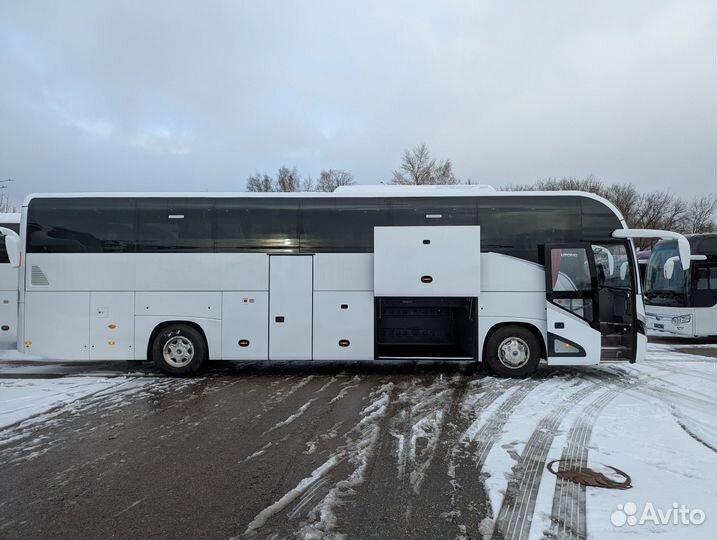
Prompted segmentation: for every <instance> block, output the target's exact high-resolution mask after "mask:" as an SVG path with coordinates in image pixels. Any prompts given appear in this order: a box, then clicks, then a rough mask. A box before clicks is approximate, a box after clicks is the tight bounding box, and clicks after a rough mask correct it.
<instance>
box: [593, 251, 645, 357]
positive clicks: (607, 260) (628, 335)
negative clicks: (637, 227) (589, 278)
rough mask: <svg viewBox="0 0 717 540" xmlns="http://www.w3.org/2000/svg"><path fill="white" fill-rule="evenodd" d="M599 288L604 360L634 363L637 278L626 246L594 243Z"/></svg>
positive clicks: (599, 313) (602, 355)
mask: <svg viewBox="0 0 717 540" xmlns="http://www.w3.org/2000/svg"><path fill="white" fill-rule="evenodd" d="M591 247H592V255H593V258H594V261H595V268H596V272H597V286H598V315H599V320H600V333H601V334H602V352H601V360H603V361H628V362H630V361H634V360H635V352H636V351H635V339H636V325H637V314H636V309H635V291H636V290H637V282H636V280H637V276H636V275H635V271H634V264H633V261H632V259H631V258H630V257H629V256H628V253H630V251H629V250H628V248H627V244H626V243H625V242H622V241H615V242H600V243H595V242H593V243H592V244H591Z"/></svg>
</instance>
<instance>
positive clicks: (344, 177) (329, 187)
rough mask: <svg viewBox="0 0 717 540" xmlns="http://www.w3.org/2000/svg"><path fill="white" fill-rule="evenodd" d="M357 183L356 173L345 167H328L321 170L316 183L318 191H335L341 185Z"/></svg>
mask: <svg viewBox="0 0 717 540" xmlns="http://www.w3.org/2000/svg"><path fill="white" fill-rule="evenodd" d="M353 184H355V182H354V175H353V174H351V173H350V172H348V171H345V170H343V169H326V170H323V171H321V175H320V176H319V180H318V182H317V184H316V191H334V190H335V189H336V188H337V187H340V186H351V185H353Z"/></svg>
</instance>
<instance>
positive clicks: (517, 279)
mask: <svg viewBox="0 0 717 540" xmlns="http://www.w3.org/2000/svg"><path fill="white" fill-rule="evenodd" d="M478 313H479V319H478V325H479V328H478V330H479V334H478V335H479V343H478V355H479V356H478V358H479V359H480V360H481V361H482V360H483V347H484V345H485V340H486V338H487V336H488V334H489V333H490V330H491V328H493V327H495V326H496V325H498V324H516V323H518V324H527V325H531V326H533V327H535V328H537V329H538V331H539V332H540V334H541V336H542V340H543V343H544V344H545V343H547V342H546V339H547V333H546V324H547V323H546V315H545V269H544V267H543V266H541V265H539V264H535V263H532V262H529V261H525V260H522V259H518V258H516V257H510V256H508V255H502V254H499V253H482V254H481V297H480V300H479V310H478Z"/></svg>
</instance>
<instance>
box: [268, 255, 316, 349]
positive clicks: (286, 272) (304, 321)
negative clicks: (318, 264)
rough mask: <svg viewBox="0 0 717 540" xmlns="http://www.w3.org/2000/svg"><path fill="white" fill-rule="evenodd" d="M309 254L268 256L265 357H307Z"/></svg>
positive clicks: (309, 337)
mask: <svg viewBox="0 0 717 540" xmlns="http://www.w3.org/2000/svg"><path fill="white" fill-rule="evenodd" d="M312 289H313V257H312V256H310V255H308V256H307V255H299V256H296V255H272V256H271V257H270V258H269V360H311V343H312V310H313V291H312Z"/></svg>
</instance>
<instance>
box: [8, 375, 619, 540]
mask: <svg viewBox="0 0 717 540" xmlns="http://www.w3.org/2000/svg"><path fill="white" fill-rule="evenodd" d="M87 369H88V370H89V371H93V370H94V371H93V372H96V371H99V372H103V373H105V374H109V375H111V374H112V372H111V371H109V370H110V369H111V368H108V367H107V366H94V367H88V368H87ZM115 369H117V368H115ZM131 372H132V373H134V374H135V375H138V377H136V378H130V379H128V381H127V383H126V384H123V385H122V387H120V388H119V389H118V390H115V391H114V392H112V393H110V394H107V395H96V396H91V397H88V398H85V399H82V400H80V402H78V403H77V404H76V405H75V406H73V407H68V408H65V409H63V410H62V411H60V412H58V413H57V414H53V415H50V416H48V417H47V418H46V419H41V421H36V422H28V423H26V425H25V424H23V425H21V426H19V427H16V428H14V429H13V430H10V431H8V432H5V435H4V438H3V437H2V436H0V538H6V539H33V538H38V539H40V538H42V539H44V538H53V539H58V540H59V539H65V538H66V539H72V540H78V539H84V538H87V539H101V538H127V539H136V538H153V539H154V538H158V539H159V538H167V539H176V538H212V539H213V538H222V539H229V538H244V537H256V538H287V537H289V538H294V537H299V538H344V537H346V536H348V537H350V538H361V539H363V538H430V539H438V538H481V537H482V533H486V527H487V526H488V525H490V526H491V527H492V526H493V524H494V523H496V520H497V523H498V524H499V525H500V526H501V527H503V526H505V529H500V528H499V529H496V537H512V538H524V537H526V534H524V533H523V532H521V531H520V530H518V531H517V532H516V531H515V530H513V529H510V527H511V526H512V525H511V524H510V522H509V521H508V517H506V516H508V515H510V516H512V515H513V514H515V515H517V516H522V518H521V519H523V521H525V520H528V521H529V520H530V519H531V512H532V508H533V507H534V505H535V497H536V496H537V489H538V487H537V486H536V485H534V483H535V482H534V481H533V483H532V484H531V483H529V482H528V483H526V482H527V480H526V478H528V472H529V471H530V467H533V468H536V470H538V471H542V469H543V468H544V465H545V463H544V461H545V455H546V454H547V451H548V448H549V447H550V444H551V442H552V441H553V438H554V437H555V434H556V432H557V429H558V425H559V420H560V418H561V415H562V414H564V413H565V412H566V411H567V410H568V409H569V408H570V407H573V406H574V405H575V404H576V403H577V402H578V401H581V400H584V402H585V403H587V402H589V401H591V400H593V399H594V398H599V399H594V404H593V405H592V406H593V407H597V406H600V401H599V400H602V401H605V400H606V399H608V398H610V396H607V395H606V394H605V395H604V394H601V393H600V392H601V391H602V390H603V389H604V384H603V383H611V384H612V383H615V384H617V383H618V382H619V381H620V380H621V379H624V378H629V375H627V374H625V373H620V372H619V371H615V370H604V369H602V370H601V369H595V370H587V373H588V375H589V378H591V380H592V381H593V382H595V383H596V384H592V386H588V387H585V388H583V389H582V390H580V391H578V392H573V393H571V394H570V395H568V394H569V392H568V390H567V389H568V388H570V387H571V386H572V383H571V379H572V378H573V377H574V375H575V374H574V373H573V372H571V371H570V370H541V371H540V372H539V373H538V374H537V375H536V376H535V377H533V378H531V379H528V380H525V381H515V380H505V379H496V378H494V377H489V376H486V375H485V374H483V373H473V372H470V371H468V370H466V369H465V368H462V367H456V366H446V365H430V364H429V365H422V366H416V365H413V364H410V365H388V366H385V365H358V366H348V367H347V366H345V365H341V364H338V365H332V364H327V365H322V366H318V367H317V366H307V365H306V364H288V363H287V364H272V365H253V366H252V365H249V366H241V365H239V366H232V365H225V366H222V367H220V369H218V370H214V371H212V372H211V373H210V374H208V375H207V376H204V377H201V378H197V379H166V378H162V377H155V376H154V373H153V372H152V370H151V369H150V370H140V371H138V372H137V371H134V370H131ZM116 374H118V375H125V372H124V371H121V372H117V373H116ZM582 374H583V375H585V372H583V373H582ZM553 383H555V385H556V388H560V389H562V390H561V391H563V392H565V395H566V396H567V397H565V398H564V399H563V398H560V399H556V403H555V406H554V407H551V408H550V409H549V410H541V411H535V413H534V416H535V418H534V419H532V420H533V422H534V424H535V431H534V432H533V436H531V437H530V439H529V440H528V442H527V446H526V449H530V455H531V456H533V458H534V461H531V462H530V463H528V464H527V465H529V466H525V467H524V466H522V465H521V464H520V462H519V465H521V466H518V467H516V468H515V469H514V471H513V477H511V478H510V479H509V483H508V494H507V495H506V501H507V502H504V504H503V507H502V508H501V511H500V513H498V515H493V512H492V510H491V507H490V504H489V500H488V496H487V490H486V486H485V484H484V482H485V480H486V475H485V474H482V473H481V464H482V461H481V460H484V459H485V456H486V455H488V453H489V452H490V450H491V448H492V446H493V445H494V443H496V441H497V440H498V436H499V434H500V433H501V430H502V428H503V426H504V424H505V422H506V421H507V419H508V418H509V416H510V414H511V412H512V411H513V410H514V409H515V407H517V406H518V405H519V404H520V402H521V401H522V400H523V399H524V398H525V397H526V396H528V395H530V392H531V390H532V389H533V388H535V387H536V386H537V385H543V384H553ZM619 391H620V390H619V388H617V389H616V390H614V391H613V392H615V393H617V392H619ZM506 392H510V395H511V397H510V399H508V400H505V401H502V402H500V403H499V405H500V406H493V407H491V405H492V404H493V405H495V404H498V400H499V398H500V397H501V396H504V395H505V394H506ZM597 413H599V409H596V414H597ZM479 418H480V420H481V421H480V422H478V419H479ZM471 430H473V431H474V432H472V434H471V437H470V438H469V439H462V438H461V437H462V434H465V433H467V432H471ZM578 431H580V433H582V435H581V436H583V437H584V436H585V435H584V434H585V429H583V428H581V429H580V430H578ZM531 445H532V446H531ZM541 452H542V454H541ZM526 453H528V451H527V450H524V451H523V454H526ZM541 456H542V458H541ZM516 458H517V456H516ZM533 458H531V459H533ZM541 459H542V461H541ZM526 471H528V472H526ZM533 476H535V475H533ZM539 476H540V472H539V473H538V479H539ZM531 478H532V477H531ZM538 482H539V480H538ZM531 498H532V499H531ZM583 498H584V497H583ZM523 499H525V500H523ZM506 505H508V506H507V508H506ZM531 505H532V506H531ZM560 511H561V512H562V510H560ZM506 512H507V513H506ZM582 512H583V513H584V501H583V508H582ZM504 514H505V515H504ZM511 519H512V518H511ZM488 534H489V535H490V531H488ZM344 535H346V536H344Z"/></svg>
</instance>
